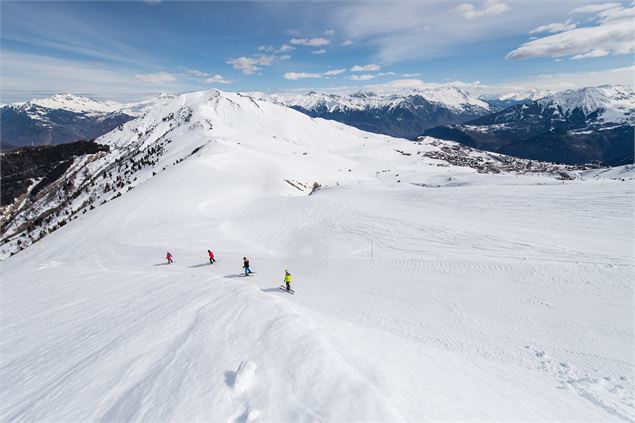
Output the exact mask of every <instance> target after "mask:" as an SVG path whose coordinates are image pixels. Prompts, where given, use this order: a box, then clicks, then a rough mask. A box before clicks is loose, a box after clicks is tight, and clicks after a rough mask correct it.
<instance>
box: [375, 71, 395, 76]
mask: <svg viewBox="0 0 635 423" xmlns="http://www.w3.org/2000/svg"><path fill="white" fill-rule="evenodd" d="M395 75H397V74H396V73H395V72H379V73H378V74H377V76H395Z"/></svg>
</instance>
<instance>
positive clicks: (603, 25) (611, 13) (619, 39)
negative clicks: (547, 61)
mask: <svg viewBox="0 0 635 423" xmlns="http://www.w3.org/2000/svg"><path fill="white" fill-rule="evenodd" d="M634 17H635V7H630V8H623V7H618V8H612V9H607V10H602V11H600V12H598V14H597V19H598V23H597V25H596V26H590V27H582V28H575V29H571V30H568V31H564V32H561V33H559V34H554V35H549V36H546V37H543V38H538V39H535V40H532V41H529V42H526V43H524V44H522V45H521V46H520V47H518V48H517V49H515V50H513V51H511V52H509V53H508V54H507V56H506V57H507V58H508V59H527V58H532V57H556V58H561V57H568V56H574V57H576V58H577V59H582V58H586V57H599V56H598V54H600V53H599V52H607V54H609V53H612V54H614V55H622V54H632V53H634V52H635V38H634V37H633V18H634ZM602 54H604V53H602Z"/></svg>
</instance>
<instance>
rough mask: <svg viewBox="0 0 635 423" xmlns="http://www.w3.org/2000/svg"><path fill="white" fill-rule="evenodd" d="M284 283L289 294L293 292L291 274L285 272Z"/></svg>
mask: <svg viewBox="0 0 635 423" xmlns="http://www.w3.org/2000/svg"><path fill="white" fill-rule="evenodd" d="M284 283H285V284H286V285H287V292H289V291H291V273H289V271H288V270H285V271H284Z"/></svg>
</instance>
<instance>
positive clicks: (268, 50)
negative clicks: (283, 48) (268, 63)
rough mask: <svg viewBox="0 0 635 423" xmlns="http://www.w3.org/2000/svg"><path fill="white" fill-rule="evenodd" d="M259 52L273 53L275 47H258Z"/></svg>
mask: <svg viewBox="0 0 635 423" xmlns="http://www.w3.org/2000/svg"><path fill="white" fill-rule="evenodd" d="M257 50H258V51H266V52H272V51H274V50H275V48H274V47H273V46H258V49H257Z"/></svg>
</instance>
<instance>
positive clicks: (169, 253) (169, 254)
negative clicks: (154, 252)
mask: <svg viewBox="0 0 635 423" xmlns="http://www.w3.org/2000/svg"><path fill="white" fill-rule="evenodd" d="M165 258H166V259H167V260H168V264H170V263H172V262H173V260H172V253H171V252H169V251H168V252H167V254H166V255H165Z"/></svg>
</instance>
